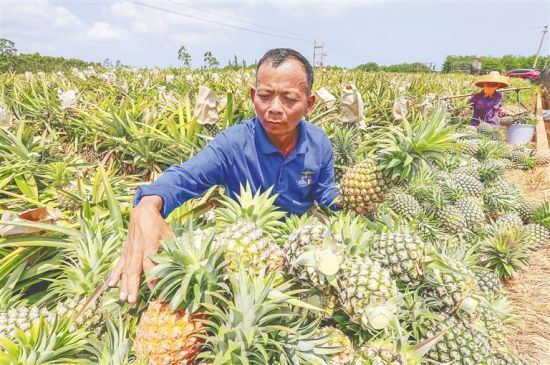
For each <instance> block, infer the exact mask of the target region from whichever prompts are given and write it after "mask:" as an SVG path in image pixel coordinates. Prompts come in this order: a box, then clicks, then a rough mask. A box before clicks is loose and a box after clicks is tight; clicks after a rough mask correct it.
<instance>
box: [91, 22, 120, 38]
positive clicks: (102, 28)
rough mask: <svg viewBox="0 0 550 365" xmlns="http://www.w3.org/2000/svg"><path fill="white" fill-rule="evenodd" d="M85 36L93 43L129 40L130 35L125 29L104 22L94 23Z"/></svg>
mask: <svg viewBox="0 0 550 365" xmlns="http://www.w3.org/2000/svg"><path fill="white" fill-rule="evenodd" d="M86 35H87V37H88V38H89V39H91V40H94V41H105V42H109V41H111V42H118V41H130V40H131V36H130V33H129V32H128V31H127V30H126V29H124V28H121V27H117V26H115V25H111V24H109V23H105V22H95V23H94V24H93V25H92V27H91V28H90V29H89V30H88V31H87V32H86Z"/></svg>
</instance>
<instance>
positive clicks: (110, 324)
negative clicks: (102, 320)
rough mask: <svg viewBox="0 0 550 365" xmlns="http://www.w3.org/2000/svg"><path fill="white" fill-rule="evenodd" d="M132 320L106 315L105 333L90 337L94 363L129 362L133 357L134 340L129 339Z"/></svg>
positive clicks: (114, 363) (112, 363) (108, 364)
mask: <svg viewBox="0 0 550 365" xmlns="http://www.w3.org/2000/svg"><path fill="white" fill-rule="evenodd" d="M130 326H131V322H130V321H125V320H124V318H123V317H122V316H118V317H116V318H110V317H106V326H105V335H104V336H101V337H98V336H96V335H92V337H91V338H90V339H89V343H90V349H89V350H90V352H91V353H92V354H93V356H94V357H95V359H94V363H95V364H100V365H118V364H120V365H122V364H128V363H129V362H130V357H131V349H132V342H131V340H130V339H129V334H130Z"/></svg>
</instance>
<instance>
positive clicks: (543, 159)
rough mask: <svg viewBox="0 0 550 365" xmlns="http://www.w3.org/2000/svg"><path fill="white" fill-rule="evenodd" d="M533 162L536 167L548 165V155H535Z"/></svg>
mask: <svg viewBox="0 0 550 365" xmlns="http://www.w3.org/2000/svg"><path fill="white" fill-rule="evenodd" d="M535 162H536V164H537V166H546V165H548V164H549V163H550V153H548V152H546V153H544V152H538V153H537V154H536V155H535Z"/></svg>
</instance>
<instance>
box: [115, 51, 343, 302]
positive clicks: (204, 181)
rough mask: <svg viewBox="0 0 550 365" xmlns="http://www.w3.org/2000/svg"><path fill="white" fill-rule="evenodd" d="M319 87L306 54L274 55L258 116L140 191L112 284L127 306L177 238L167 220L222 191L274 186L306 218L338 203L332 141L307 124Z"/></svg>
mask: <svg viewBox="0 0 550 365" xmlns="http://www.w3.org/2000/svg"><path fill="white" fill-rule="evenodd" d="M312 85H313V68H312V67H311V65H310V64H309V62H308V61H307V59H306V58H305V57H304V56H302V55H301V54H300V53H299V52H296V51H294V50H291V49H286V48H278V49H273V50H270V51H268V52H267V53H266V54H265V55H264V56H263V57H262V58H261V59H260V61H259V62H258V65H257V67H256V88H252V89H251V90H250V96H251V99H252V102H253V104H254V109H255V111H256V117H255V118H253V119H251V120H248V121H245V122H243V123H241V124H239V125H237V126H233V127H231V128H229V129H227V130H226V131H224V132H222V133H221V134H219V135H218V136H217V137H216V138H215V139H214V140H213V141H212V142H211V143H210V144H209V145H208V146H206V147H205V149H204V150H203V151H201V152H200V153H199V154H197V155H196V156H195V157H193V158H191V159H189V160H188V161H187V162H185V163H183V164H181V165H173V166H171V167H170V168H168V169H167V170H166V171H165V172H164V173H163V174H162V176H160V177H159V178H158V179H157V180H156V181H155V182H154V183H152V184H150V185H149V186H146V187H142V188H140V189H139V190H138V192H137V193H136V197H135V201H134V204H135V207H134V209H133V211H132V214H131V217H130V225H129V229H128V241H127V242H126V245H125V248H124V253H123V255H122V257H121V259H120V261H119V263H118V265H117V267H116V269H115V271H114V273H113V275H111V277H110V279H109V285H116V283H117V282H118V281H119V280H120V281H121V283H120V288H121V294H120V299H121V300H125V301H128V302H129V303H135V301H136V298H137V292H138V287H139V281H140V276H141V273H142V271H145V272H148V271H149V270H150V269H151V268H152V267H153V266H154V264H153V262H152V261H151V260H150V259H149V256H151V255H153V254H155V253H157V251H158V249H159V246H160V241H161V239H162V238H163V237H164V236H169V235H171V231H170V228H169V227H168V225H167V224H166V222H165V221H164V218H166V217H167V216H168V215H169V214H170V212H171V211H172V210H174V209H175V208H177V207H178V206H179V205H181V204H183V203H184V202H186V201H187V200H189V199H192V198H194V197H197V196H199V195H201V194H202V193H204V192H205V191H206V190H207V189H209V188H210V187H212V186H214V185H224V186H225V188H226V191H227V192H228V193H229V194H230V195H231V196H234V195H235V194H236V193H238V192H239V187H240V185H244V184H246V182H249V183H250V186H251V188H252V190H253V191H254V192H255V191H257V190H261V191H265V190H267V189H268V188H269V187H271V186H273V187H274V192H275V193H277V194H279V195H278V197H277V200H276V201H275V204H277V205H278V206H279V207H280V208H281V209H283V210H285V211H287V212H289V213H295V214H302V213H304V212H305V211H306V210H307V209H308V208H309V207H311V205H312V204H313V202H314V201H317V202H319V203H320V204H322V205H327V206H330V205H332V203H333V201H334V200H335V199H336V198H337V197H338V190H337V188H336V184H335V181H334V168H333V152H332V146H331V143H330V140H329V138H328V136H327V135H326V133H325V132H324V131H323V130H322V129H321V128H319V127H317V126H315V125H313V124H311V123H308V122H306V121H305V120H303V117H304V116H306V115H307V114H308V113H309V112H310V111H311V108H312V107H313V104H314V102H315V96H314V95H312V94H311V88H312ZM150 284H151V285H154V283H150Z"/></svg>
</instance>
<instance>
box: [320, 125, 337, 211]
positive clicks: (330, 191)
mask: <svg viewBox="0 0 550 365" xmlns="http://www.w3.org/2000/svg"><path fill="white" fill-rule="evenodd" d="M339 195H340V193H339V191H338V187H337V186H336V181H335V180H334V153H333V151H332V144H331V143H330V140H329V139H328V137H327V136H326V135H325V137H324V140H323V157H322V165H321V170H320V171H319V178H318V180H317V187H316V190H315V200H316V201H317V202H318V203H319V204H321V205H324V206H327V207H329V208H331V209H333V210H337V209H339V208H337V207H336V206H335V205H334V204H333V203H334V201H335V200H336V198H338V196H339Z"/></svg>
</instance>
